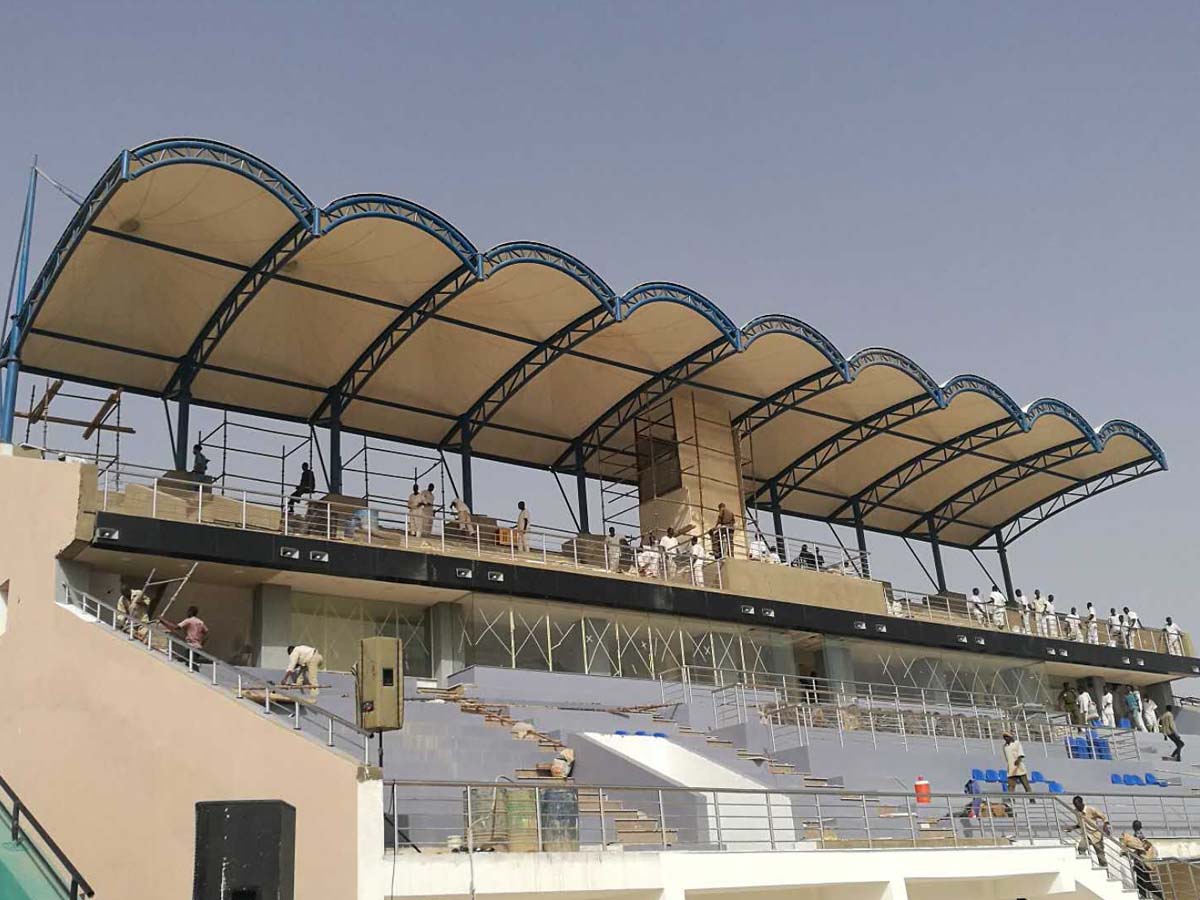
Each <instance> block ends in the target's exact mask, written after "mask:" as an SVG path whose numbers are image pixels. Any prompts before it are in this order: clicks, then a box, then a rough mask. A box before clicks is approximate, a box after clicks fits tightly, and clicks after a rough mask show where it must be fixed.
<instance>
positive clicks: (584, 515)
mask: <svg viewBox="0 0 1200 900" xmlns="http://www.w3.org/2000/svg"><path fill="white" fill-rule="evenodd" d="M575 491H576V494H577V496H578V504H579V530H580V531H581V532H583V533H584V534H590V533H591V529H590V528H589V527H588V499H587V471H586V470H585V469H584V467H583V445H582V444H576V445H575Z"/></svg>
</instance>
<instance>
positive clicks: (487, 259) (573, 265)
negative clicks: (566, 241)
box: [480, 241, 618, 316]
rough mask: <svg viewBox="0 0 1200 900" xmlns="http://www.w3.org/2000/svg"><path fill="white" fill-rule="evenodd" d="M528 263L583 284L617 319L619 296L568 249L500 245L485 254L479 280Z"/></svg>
mask: <svg viewBox="0 0 1200 900" xmlns="http://www.w3.org/2000/svg"><path fill="white" fill-rule="evenodd" d="M522 263H525V264H529V263H532V264H534V265H541V266H547V267H549V268H551V269H554V270H555V271H557V272H561V273H562V274H564V275H566V276H568V277H569V278H572V279H574V280H575V281H577V282H579V284H581V285H583V286H584V287H585V288H587V289H588V290H589V291H591V292H592V294H593V295H594V296H595V298H596V299H597V300H598V301H599V302H600V303H601V304H602V305H604V306H605V307H607V308H608V310H609V312H610V313H612V314H613V315H614V316H616V315H617V314H618V313H617V300H616V293H615V292H614V291H613V289H612V288H610V287H609V286H608V283H607V282H606V281H605V280H604V279H603V278H601V277H600V276H599V275H597V274H596V273H595V271H593V270H592V268H591V267H590V266H588V265H587V264H586V263H584V262H583V261H581V260H580V259H578V258H577V257H575V256H572V255H571V254H570V253H568V252H567V251H565V250H560V249H559V248H557V247H553V246H551V245H550V244H541V243H538V242H536V241H511V242H509V243H507V244H498V245H497V246H495V247H493V248H492V249H491V250H488V251H487V252H486V253H484V254H483V257H482V260H481V262H480V277H481V278H483V279H487V278H489V277H491V276H492V275H495V274H496V273H497V272H499V271H500V270H501V269H505V268H508V267H509V266H511V265H517V264H522Z"/></svg>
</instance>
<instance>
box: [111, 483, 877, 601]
mask: <svg viewBox="0 0 1200 900" xmlns="http://www.w3.org/2000/svg"><path fill="white" fill-rule="evenodd" d="M98 490H99V493H100V503H99V507H100V509H102V510H105V511H111V512H118V513H125V514H131V515H140V516H148V517H150V518H154V519H170V520H173V521H184V522H197V523H202V524H208V525H219V526H223V527H228V528H238V529H244V530H250V531H267V532H270V533H273V534H281V535H287V536H296V537H316V538H321V539H324V540H331V541H346V542H351V543H358V544H367V545H370V546H382V547H391V548H400V549H413V550H433V551H436V552H441V553H468V554H472V555H474V556H478V557H483V558H508V559H510V560H512V561H514V562H515V561H519V562H522V563H525V564H540V565H554V566H564V567H568V568H574V569H590V570H593V571H598V572H605V573H607V574H619V575H625V576H630V577H635V578H641V579H649V580H658V581H667V582H670V583H674V584H689V585H693V586H696V587H706V588H717V589H723V588H724V575H723V573H722V569H721V565H720V560H721V558H722V557H725V556H739V557H743V558H745V557H747V556H750V557H752V558H753V557H754V556H755V555H756V551H754V550H753V546H752V547H751V549H747V548H745V547H742V546H740V545H737V544H735V542H733V541H731V540H730V539H729V533H728V532H724V531H721V530H718V529H713V530H712V532H711V533H709V534H702V535H696V536H695V537H696V538H697V541H696V543H695V544H693V543H692V538H693V536H692V535H690V534H684V535H681V536H679V538H678V541H679V544H678V546H677V547H675V548H673V549H672V548H670V547H669V546H668V547H663V546H661V542H655V543H648V542H646V543H643V542H642V540H641V539H635V540H629V539H627V538H619V537H615V536H614V537H608V538H606V537H603V536H599V535H579V534H575V533H573V532H569V531H562V530H559V529H554V528H546V527H540V526H529V527H528V528H527V529H525V530H521V529H518V528H517V527H516V523H515V521H513V520H508V519H497V518H493V517H489V516H480V515H471V516H470V517H469V518H466V519H464V520H462V521H460V520H459V519H458V518H457V517H456V516H454V515H453V514H450V513H449V512H448V511H447V510H445V509H442V508H437V509H434V510H431V511H430V512H429V513H418V514H415V515H413V514H410V511H409V509H408V508H407V506H401V505H399V504H395V503H389V502H387V501H381V500H379V499H373V498H364V499H363V501H362V502H361V503H338V502H332V501H327V500H322V499H317V498H315V497H313V496H311V495H308V496H302V497H291V496H281V495H278V494H272V493H268V492H264V491H258V490H254V489H251V488H244V489H243V488H238V487H230V486H227V485H223V484H216V483H208V482H204V483H200V482H198V481H192V480H182V479H167V478H163V477H161V474H160V473H157V472H156V471H155V470H152V469H148V468H145V467H137V466H129V465H122V466H119V467H115V466H114V467H111V468H109V469H107V470H105V471H104V472H103V473H101V474H99V475H98ZM769 540H770V542H771V544H770V546H772V547H775V546H784V547H787V546H790V545H789V543H788V542H789V541H793V542H795V543H796V544H797V546H799V542H798V541H794V539H790V538H787V539H783V538H781V539H776V538H775V537H774V536H770V538H769ZM754 546H756V545H754ZM806 548H807V549H805V550H804V551H803V553H801V552H800V550H797V561H798V564H799V565H801V567H802V568H810V569H814V570H819V571H823V572H827V573H838V574H844V575H848V576H856V577H858V576H861V577H865V573H866V571H867V565H866V557H865V554H863V553H861V552H860V551H857V550H847V549H845V548H842V547H838V546H834V545H828V544H818V543H815V542H811V541H810V542H806Z"/></svg>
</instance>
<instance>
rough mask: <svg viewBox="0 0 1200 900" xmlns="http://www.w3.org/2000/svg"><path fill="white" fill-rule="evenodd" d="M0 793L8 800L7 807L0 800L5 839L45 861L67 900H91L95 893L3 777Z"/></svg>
mask: <svg viewBox="0 0 1200 900" xmlns="http://www.w3.org/2000/svg"><path fill="white" fill-rule="evenodd" d="M0 791H3V792H4V795H5V796H7V797H8V803H7V805H6V804H5V803H4V802H3V798H0V814H3V817H4V818H6V819H8V830H9V835H8V836H9V839H10V840H11V841H12V842H13V843H14V844H19V843H25V844H27V845H28V846H29V847H30V848H31V849H32V850H33V851H34V853H35V854H36V855H37V857H39V858H40V859H41V860H43V861H45V862H46V864H47V865H48V866H50V871H49V872H48V873H47V874H48V875H50V876H51V877H52V878H53V879H54V881H55V882H57V884H58V886H59V887H60V888H61V889H62V891H63V892H64V893H65V894H66V896H67V897H69V898H70V900H78V898H80V897H94V896H95V895H96V892H95V891H94V890H93V889H92V886H91V885H90V884H89V883H88V880H87V879H86V878H84V877H83V875H82V873H81V872H80V871H79V869H78V868H76V866H75V864H74V863H72V862H71V860H70V859H68V858H67V855H66V854H65V853H63V851H62V848H60V847H59V846H58V844H57V843H55V841H54V838H52V837H50V835H49V833H47V831H46V829H45V828H43V827H42V823H41V822H39V821H38V820H37V818H36V817H35V816H34V815H33V813H31V812H30V811H29V807H28V806H26V805H25V802H24V801H23V800H21V798H20V797H18V796H17V792H16V791H14V790H13V789H12V787H11V786H10V785H9V783H8V782H7V781H5V780H4V779H3V778H0ZM31 829H32V830H31ZM50 860H53V861H54V863H57V866H56V867H55V866H54V865H53V864H51V863H50Z"/></svg>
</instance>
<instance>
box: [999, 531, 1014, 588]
mask: <svg viewBox="0 0 1200 900" xmlns="http://www.w3.org/2000/svg"><path fill="white" fill-rule="evenodd" d="M996 555H997V556H999V557H1000V576H1001V577H1002V578H1003V579H1004V595H1005V596H1006V597H1008V600H1009V602H1010V603H1011V602H1012V601H1013V599H1014V594H1013V583H1012V572H1010V571H1009V569H1008V548H1007V547H1006V546H1005V545H1004V536H1003V535H1002V534H1000V531H999V530H997V531H996Z"/></svg>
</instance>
